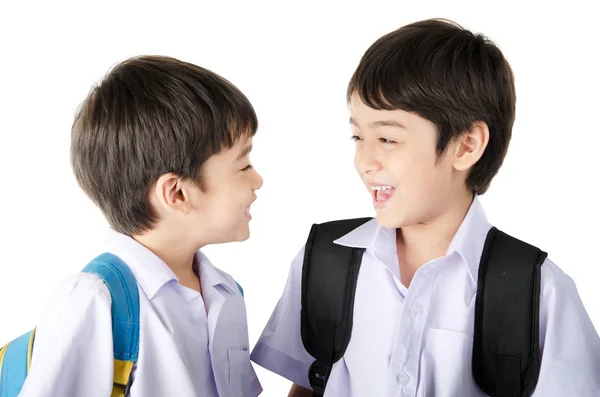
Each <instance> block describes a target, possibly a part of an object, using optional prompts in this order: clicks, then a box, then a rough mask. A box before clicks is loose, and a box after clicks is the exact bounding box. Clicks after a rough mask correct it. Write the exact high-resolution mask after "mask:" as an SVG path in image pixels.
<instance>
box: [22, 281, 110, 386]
mask: <svg viewBox="0 0 600 397" xmlns="http://www.w3.org/2000/svg"><path fill="white" fill-rule="evenodd" d="M112 384H113V341H112V319H111V297H110V292H109V290H108V288H107V287H106V285H105V284H104V282H103V281H102V280H101V279H100V278H99V277H98V276H96V275H93V274H88V273H80V274H77V275H76V276H73V277H72V278H70V279H68V280H66V281H65V282H63V283H62V284H61V285H60V286H59V288H58V289H57V290H56V292H55V293H54V295H53V296H52V298H51V299H50V300H49V302H48V304H47V306H46V308H45V309H44V311H43V312H42V316H41V319H40V322H39V323H38V326H37V330H36V336H35V340H34V347H33V357H32V361H31V368H30V371H29V374H28V376H27V379H26V381H25V384H24V385H23V389H22V390H21V393H20V394H19V397H55V396H61V397H106V396H110V393H111V390H112Z"/></svg>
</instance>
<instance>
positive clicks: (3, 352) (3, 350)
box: [0, 342, 10, 369]
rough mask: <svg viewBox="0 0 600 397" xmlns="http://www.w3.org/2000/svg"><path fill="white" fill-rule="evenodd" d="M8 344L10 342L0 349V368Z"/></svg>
mask: <svg viewBox="0 0 600 397" xmlns="http://www.w3.org/2000/svg"><path fill="white" fill-rule="evenodd" d="M8 345H10V342H8V343H7V344H6V345H4V347H3V348H2V349H0V369H1V368H2V361H4V355H5V354H6V351H7V350H8Z"/></svg>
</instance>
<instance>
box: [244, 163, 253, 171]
mask: <svg viewBox="0 0 600 397" xmlns="http://www.w3.org/2000/svg"><path fill="white" fill-rule="evenodd" d="M251 169H252V164H248V165H247V166H245V167H244V168H242V171H248V170H251Z"/></svg>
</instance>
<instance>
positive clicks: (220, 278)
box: [104, 229, 235, 300]
mask: <svg viewBox="0 0 600 397" xmlns="http://www.w3.org/2000/svg"><path fill="white" fill-rule="evenodd" d="M104 249H105V251H107V252H110V253H111V254H114V255H116V256H118V257H119V258H121V260H123V261H124V262H125V263H126V264H127V266H129V268H130V269H131V272H132V273H133V275H134V276H135V279H136V281H137V283H138V285H139V286H140V288H141V289H142V290H143V291H144V294H146V296H147V297H148V299H150V300H152V299H153V298H154V297H155V296H156V294H157V293H158V291H159V290H160V289H161V288H162V287H163V286H164V285H165V284H167V283H169V282H172V281H173V280H174V281H176V282H179V279H178V278H177V276H175V273H173V271H172V270H171V269H170V268H169V266H168V265H167V264H166V263H165V262H163V261H162V259H160V258H159V257H158V256H157V255H156V254H154V253H153V252H152V251H150V250H149V249H148V248H146V247H145V246H143V245H142V244H140V243H139V242H137V241H136V240H134V239H133V238H131V237H130V236H127V235H125V234H122V233H119V232H116V231H114V230H112V229H111V230H110V231H109V232H108V235H107V236H106V239H105V244H104ZM194 267H195V270H196V272H197V273H198V274H199V275H200V277H201V279H202V281H206V282H207V283H208V285H211V286H213V287H214V286H216V285H219V284H221V285H223V286H224V287H225V290H227V291H228V292H229V293H232V294H234V293H235V292H233V290H232V288H231V286H230V285H229V283H227V280H226V279H225V276H224V275H223V274H221V273H220V272H219V271H218V270H217V269H216V268H215V267H214V266H213V265H212V263H210V261H209V260H208V258H207V257H206V256H205V255H204V254H202V253H201V252H200V251H198V252H197V253H196V254H195V257H194Z"/></svg>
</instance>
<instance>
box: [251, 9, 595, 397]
mask: <svg viewBox="0 0 600 397" xmlns="http://www.w3.org/2000/svg"><path fill="white" fill-rule="evenodd" d="M347 99H348V103H349V108H350V124H351V128H352V139H353V140H354V141H355V143H356V151H355V168H356V170H357V172H358V174H359V176H360V178H361V180H362V182H363V184H364V185H365V187H366V188H367V191H368V192H369V194H370V195H371V197H372V199H373V206H374V207H375V211H376V219H371V218H362V219H349V220H343V221H334V222H328V223H323V224H319V225H314V226H313V227H312V229H311V231H310V234H309V237H308V240H307V242H306V244H305V246H304V247H303V248H302V250H301V251H300V253H299V254H298V255H297V256H296V258H295V259H294V260H293V262H292V265H291V268H290V272H289V278H288V281H287V284H286V286H285V289H284V291H283V295H282V296H281V298H280V300H279V302H278V304H277V306H276V308H275V310H274V311H273V315H272V316H271V318H270V320H269V322H268V324H267V325H266V327H265V329H264V331H263V334H262V336H261V337H260V339H259V341H258V343H257V345H256V347H255V348H254V350H253V352H252V360H253V361H254V362H255V363H257V364H259V365H261V366H263V367H264V368H266V369H268V370H270V371H273V372H275V373H277V374H279V375H281V376H283V377H286V378H287V379H289V380H291V381H292V382H294V385H293V387H292V390H291V391H290V396H311V395H313V396H323V395H324V396H326V397H336V396H339V397H342V396H343V397H350V396H351V397H363V396H373V397H380V396H381V397H383V396H410V397H422V396H427V397H430V396H431V397H433V396H435V397H471V396H485V395H488V396H499V397H521V396H530V395H534V396H536V397H559V396H560V397H564V396H578V397H592V396H599V395H600V339H599V338H598V334H597V332H596V330H595V329H594V327H593V325H592V323H591V321H590V319H589V316H588V315H587V313H586V311H585V309H584V307H583V305H582V302H581V300H580V298H579V295H578V293H577V290H576V287H575V284H574V283H573V280H572V279H571V278H569V276H567V275H566V274H565V273H564V272H563V271H562V270H561V269H560V268H559V267H558V266H556V265H555V264H554V263H553V262H551V261H550V260H549V259H547V257H546V253H545V252H543V251H542V250H540V249H538V248H536V247H534V246H532V245H529V244H527V243H524V242H522V241H520V240H518V239H515V238H513V237H511V236H509V235H507V234H505V233H503V232H501V231H500V230H498V229H496V228H495V227H493V226H492V225H491V224H490V223H488V221H487V219H486V216H485V213H484V211H483V208H482V206H481V204H480V201H479V198H478V196H479V195H482V194H484V193H485V192H486V190H487V189H488V187H489V186H490V183H491V181H492V179H493V177H494V176H495V175H496V173H497V172H498V170H499V169H500V166H501V164H502V162H503V160H504V157H505V155H506V152H507V149H508V145H509V141H510V138H511V132H512V126H513V122H514V118H515V88H514V82H513V74H512V71H511V68H510V66H509V64H508V62H507V61H506V59H505V58H504V56H503V55H502V53H501V51H500V50H499V49H498V48H497V47H496V45H494V44H493V43H492V42H491V41H490V40H489V39H488V38H486V37H485V36H483V35H481V34H473V33H472V32H470V31H468V30H466V29H463V28H462V27H460V26H458V25H457V24H455V23H453V22H451V21H447V20H426V21H420V22H416V23H413V24H410V25H407V26H404V27H402V28H400V29H398V30H396V31H394V32H391V33H389V34H387V35H385V36H383V37H381V38H380V39H379V40H377V41H376V42H375V43H374V44H373V45H372V46H371V47H370V48H369V49H368V50H367V51H366V53H365V54H364V56H363V57H362V59H361V61H360V64H359V65H358V68H357V69H356V71H355V73H354V75H353V76H352V78H351V80H350V83H349V86H348V91H347ZM541 194H542V196H541V197H543V193H541Z"/></svg>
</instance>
